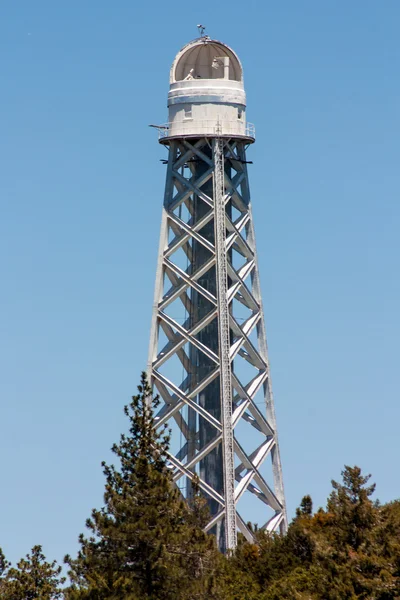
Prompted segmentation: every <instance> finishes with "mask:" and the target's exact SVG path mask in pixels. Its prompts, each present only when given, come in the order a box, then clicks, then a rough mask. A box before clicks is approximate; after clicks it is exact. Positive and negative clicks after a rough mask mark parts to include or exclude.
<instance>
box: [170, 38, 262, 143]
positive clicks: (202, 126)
mask: <svg viewBox="0 0 400 600" xmlns="http://www.w3.org/2000/svg"><path fill="white" fill-rule="evenodd" d="M168 117H169V118H168V121H169V122H168V128H167V129H165V132H164V136H163V137H166V138H171V137H181V136H199V135H200V136H204V135H215V134H216V133H218V134H219V135H222V136H235V137H249V138H251V140H250V141H252V139H253V138H254V135H253V133H252V132H253V130H252V128H248V127H247V124H246V94H245V92H244V86H243V69H242V65H241V64H240V61H239V58H238V57H237V55H236V54H235V52H234V51H233V50H232V49H231V48H229V46H227V45H226V44H223V43H221V42H218V41H216V40H211V39H210V38H209V37H202V38H199V39H197V40H194V41H193V42H190V44H187V45H186V46H184V48H182V50H181V51H180V52H179V53H178V54H177V56H176V58H175V60H174V62H173V65H172V67H171V73H170V89H169V94H168Z"/></svg>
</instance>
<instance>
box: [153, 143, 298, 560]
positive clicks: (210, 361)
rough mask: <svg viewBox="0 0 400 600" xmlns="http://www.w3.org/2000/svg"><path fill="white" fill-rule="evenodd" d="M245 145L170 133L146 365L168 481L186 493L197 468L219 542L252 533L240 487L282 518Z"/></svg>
mask: <svg viewBox="0 0 400 600" xmlns="http://www.w3.org/2000/svg"><path fill="white" fill-rule="evenodd" d="M245 144H246V142H245V141H243V140H240V139H227V138H222V137H218V135H216V136H215V137H213V138H201V139H191V138H181V139H171V140H169V151H168V167H167V179H166V187H165V198H164V208H163V214H162V223H161V236H160V249H159V259H158V267H157V275H156V288H155V299H154V309H153V319H152V329H151V339H150V351H149V368H148V369H149V375H150V379H151V383H152V385H153V386H154V388H155V391H156V392H157V393H158V395H159V396H160V399H161V401H162V402H163V404H162V406H161V409H160V410H159V412H158V414H157V415H156V424H157V427H161V426H162V425H164V424H166V423H167V424H169V425H170V426H171V427H172V431H173V434H172V444H171V451H170V454H169V459H170V465H171V469H173V480H174V482H175V483H176V484H177V486H178V487H179V488H180V489H181V491H182V494H183V495H184V496H185V497H186V498H189V497H190V495H191V493H192V492H191V489H192V486H191V481H192V479H193V478H194V476H195V474H196V475H197V476H198V478H199V486H200V489H201V490H202V492H203V493H204V495H205V497H206V498H207V500H208V503H209V507H210V521H209V523H208V524H207V526H206V528H205V529H206V531H210V532H213V533H215V534H216V535H217V538H218V543H219V546H220V548H221V549H222V550H232V549H234V548H235V546H236V536H237V530H239V531H240V532H241V533H242V534H243V535H244V536H245V537H246V538H247V539H248V540H249V541H252V540H253V532H252V530H251V528H250V527H249V526H248V524H247V522H248V521H250V520H251V515H250V518H245V516H244V513H243V517H242V516H241V514H239V512H238V502H239V501H240V500H241V498H242V496H243V495H244V494H246V495H247V494H250V495H252V497H253V498H256V499H257V501H258V502H259V503H261V505H262V506H264V508H265V509H266V510H265V512H264V511H263V513H264V514H265V515H266V516H268V519H267V520H266V521H265V522H264V523H263V525H262V528H264V529H265V530H267V531H270V532H272V531H280V532H281V533H284V532H285V531H286V527H287V519H286V509H285V498H284V490H283V481H282V470H281V463H280V456H279V446H278V439H277V430H276V422H275V412H274V402H273V396H272V389H271V379H270V375H269V363H268V352H267V344H266V333H265V323H264V316H263V309H262V301H261V293H260V284H259V275H258V265H257V254H256V246H255V237H254V227H253V219H252V211H251V204H250V194H249V181H248V173H247V162H246V152H245V150H246V146H245ZM260 399H261V401H260ZM263 407H265V408H264V409H263ZM246 428H247V431H246ZM245 448H246V449H245ZM267 459H269V461H270V462H269V461H267ZM263 463H265V464H263ZM268 464H269V465H270V466H269V469H268V468H267V470H269V471H271V477H270V484H269V483H268V476H266V475H265V474H264V470H265V468H266V467H268ZM271 467H272V468H271ZM241 506H242V504H241ZM243 509H244V511H246V502H244V503H243ZM241 512H242V509H241Z"/></svg>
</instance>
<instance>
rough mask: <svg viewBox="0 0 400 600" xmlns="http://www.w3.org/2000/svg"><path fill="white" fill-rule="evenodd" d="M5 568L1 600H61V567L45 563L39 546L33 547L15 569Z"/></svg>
mask: <svg viewBox="0 0 400 600" xmlns="http://www.w3.org/2000/svg"><path fill="white" fill-rule="evenodd" d="M2 564H3V567H4V565H5V568H7V571H6V574H5V577H4V579H3V581H2V584H1V587H0V589H1V600H57V599H58V598H62V596H63V590H62V585H63V584H64V582H65V578H64V577H61V567H60V566H59V565H57V562H56V561H53V562H51V563H49V562H47V561H46V557H45V556H44V554H43V552H42V547H41V546H34V547H33V548H32V551H31V553H30V554H27V555H26V558H22V559H21V560H20V561H19V563H18V564H17V567H16V568H15V567H11V568H8V567H9V565H8V564H6V563H5V562H4V556H2Z"/></svg>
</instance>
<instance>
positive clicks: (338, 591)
mask: <svg viewBox="0 0 400 600" xmlns="http://www.w3.org/2000/svg"><path fill="white" fill-rule="evenodd" d="M369 479H370V476H369V475H367V476H364V475H363V474H362V473H361V469H360V468H359V467H348V466H346V467H345V468H344V471H343V472H342V482H341V483H337V482H336V481H332V487H333V490H332V493H331V494H330V496H329V498H328V502H327V509H326V510H323V509H319V510H318V511H317V512H316V513H315V514H313V512H312V500H311V498H310V496H305V497H304V498H303V500H302V501H301V504H300V507H299V508H298V509H297V511H296V517H295V519H294V520H293V522H292V523H291V525H290V526H289V530H288V533H287V535H286V536H284V537H280V536H276V535H267V534H264V533H263V532H258V533H257V542H258V543H257V545H254V544H249V543H247V542H242V543H241V544H240V545H239V547H238V550H237V552H236V554H235V556H234V557H232V558H231V559H229V561H228V563H229V568H230V569H232V570H233V572H235V573H236V574H237V579H239V580H240V579H241V578H242V581H247V582H251V586H249V588H248V589H249V590H251V591H249V592H248V595H247V596H246V595H245V594H244V593H243V596H240V595H238V596H235V595H232V594H231V595H227V598H231V599H236V598H237V599H238V600H239V598H241V597H243V598H249V599H251V600H253V599H257V600H286V599H287V600H294V599H298V600H306V599H307V600H358V599H360V600H361V599H363V600H394V599H396V598H400V502H393V503H391V504H388V505H384V506H381V505H380V504H379V503H377V502H375V503H374V502H372V500H371V498H370V497H371V495H372V494H373V492H374V490H375V486H374V485H368V482H369ZM228 570H229V569H228ZM238 574H240V575H238Z"/></svg>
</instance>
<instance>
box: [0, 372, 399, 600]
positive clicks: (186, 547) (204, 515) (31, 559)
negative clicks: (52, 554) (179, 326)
mask: <svg viewBox="0 0 400 600" xmlns="http://www.w3.org/2000/svg"><path fill="white" fill-rule="evenodd" d="M138 392H139V393H138V394H137V395H136V396H134V397H133V398H132V402H131V403H130V405H129V406H127V407H125V414H126V416H127V418H128V422H129V431H128V433H127V434H126V435H122V436H121V438H120V440H119V443H117V444H114V445H113V447H112V452H113V453H114V455H115V457H116V459H117V461H118V462H117V466H114V465H108V464H106V463H102V466H103V471H104V476H105V492H104V506H103V508H101V509H100V510H98V509H94V510H93V511H92V514H91V517H90V518H89V519H88V520H87V523H86V525H87V528H88V530H89V535H88V537H86V536H85V535H83V534H81V536H80V537H79V543H80V549H79V552H78V555H77V557H76V558H71V557H70V556H67V557H66V558H65V561H66V563H67V564H68V565H69V577H70V582H69V587H68V588H66V589H62V587H63V584H64V581H65V580H64V579H63V578H62V577H61V568H60V567H59V566H58V565H57V563H56V562H52V563H48V562H46V559H45V557H44V556H43V554H42V550H41V547H40V546H35V547H34V548H33V549H32V552H31V554H28V555H27V557H26V558H25V559H22V560H21V561H20V562H19V563H18V565H17V567H16V568H12V567H11V565H10V564H9V563H8V562H7V560H6V558H5V556H4V554H3V552H2V551H1V549H0V599H1V600H34V599H38V600H59V599H61V598H64V599H65V600H396V599H397V600H400V501H394V502H391V503H388V504H385V505H381V504H380V503H379V502H377V501H376V502H373V501H372V500H371V496H372V494H373V492H374V491H375V485H374V484H370V483H369V481H370V475H364V474H363V473H362V472H361V469H360V468H359V467H357V466H354V467H350V466H345V467H344V470H343V472H342V480H341V482H336V481H332V492H331V493H330V495H329V497H328V500H327V505H326V509H323V508H320V509H318V510H317V511H316V512H313V503H312V499H311V497H310V496H308V495H307V496H304V497H303V499H302V500H301V502H300V506H299V507H298V509H297V510H296V516H295V518H294V519H293V521H292V523H291V524H290V526H289V529H288V532H287V534H286V535H285V536H279V535H276V534H269V533H266V532H265V531H264V530H262V529H258V528H257V526H253V527H251V529H252V531H253V534H254V543H249V542H248V541H246V540H245V539H244V538H243V537H242V536H239V540H238V547H237V549H236V551H235V552H234V553H233V554H231V555H229V556H226V557H225V556H223V555H221V554H220V553H219V552H218V550H217V548H216V545H215V540H214V538H213V536H209V535H207V534H206V533H204V531H203V528H204V526H205V524H206V523H207V521H208V519H209V513H208V508H207V502H206V500H205V498H204V497H203V495H202V493H201V491H200V488H199V481H198V479H197V478H196V477H194V480H193V488H192V493H191V495H190V499H189V501H188V502H187V503H184V502H183V500H182V497H181V495H180V492H179V490H178V489H177V488H176V487H175V486H174V485H173V481H172V475H171V471H170V470H169V468H168V448H169V434H168V431H166V429H162V430H161V431H160V432H158V433H157V432H156V429H155V419H154V409H155V408H156V407H157V406H158V399H157V398H152V394H151V390H150V387H149V385H148V383H147V381H146V377H145V375H144V374H143V375H142V379H141V384H140V385H139V386H138Z"/></svg>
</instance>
